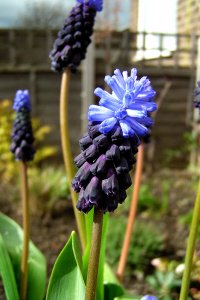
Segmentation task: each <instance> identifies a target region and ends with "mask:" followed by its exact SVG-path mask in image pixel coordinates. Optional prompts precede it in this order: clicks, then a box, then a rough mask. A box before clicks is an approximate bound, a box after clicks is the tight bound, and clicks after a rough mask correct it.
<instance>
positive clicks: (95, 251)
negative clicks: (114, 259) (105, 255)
mask: <svg viewBox="0 0 200 300" xmlns="http://www.w3.org/2000/svg"><path fill="white" fill-rule="evenodd" d="M102 226H103V212H102V211H99V210H96V209H95V210H94V219H93V227H92V239H91V247H90V256H89V262H88V272H87V282H86V294H85V300H95V295H96V286H97V275H98V268H99V256H100V249H101V236H102Z"/></svg>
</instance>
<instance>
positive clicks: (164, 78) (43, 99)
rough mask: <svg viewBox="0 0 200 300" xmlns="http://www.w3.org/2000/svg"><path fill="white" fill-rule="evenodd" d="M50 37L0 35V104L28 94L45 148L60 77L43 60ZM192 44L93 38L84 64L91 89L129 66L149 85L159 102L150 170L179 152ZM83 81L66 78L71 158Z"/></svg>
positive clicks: (185, 128) (55, 120)
mask: <svg viewBox="0 0 200 300" xmlns="http://www.w3.org/2000/svg"><path fill="white" fill-rule="evenodd" d="M55 36H56V32H55V31H41V30H31V31H30V30H17V29H16V30H0V99H4V98H10V99H13V97H14V94H15V91H16V90H17V89H29V90H30V92H31V97H32V102H33V113H34V115H35V116H38V117H39V118H40V119H41V120H42V122H43V123H44V124H50V125H52V126H53V132H52V134H51V135H49V137H48V141H47V142H48V143H52V144H56V145H60V134H59V116H58V110H59V88H60V79H61V75H60V74H56V73H53V72H52V71H51V70H50V60H49V57H48V55H49V51H50V49H51V47H52V45H53V41H54V38H55ZM150 37H151V38H155V37H156V40H157V47H156V46H155V47H149V44H148V43H149V40H150ZM138 39H140V44H139V43H138V42H137V41H138ZM170 39H171V41H173V45H174V46H173V47H174V48H173V49H172V47H171V45H170ZM197 40H198V37H197V36H190V35H171V34H169V35H164V34H159V33H151V34H149V33H145V32H143V33H132V32H129V31H125V32H95V34H94V39H93V43H94V49H95V51H94V55H95V56H94V57H93V58H91V59H90V60H89V61H90V63H92V64H94V70H95V74H94V77H95V80H94V81H95V82H94V84H95V86H102V87H103V86H104V81H103V79H104V76H105V74H112V72H113V69H115V68H116V67H118V68H121V69H127V70H128V69H130V68H132V67H133V66H135V67H137V68H138V76H139V77H141V76H143V75H147V76H148V77H149V78H150V79H151V82H152V85H153V87H154V89H155V90H156V91H157V99H160V98H161V99H162V105H161V106H160V109H159V111H158V113H157V115H156V120H155V126H154V127H153V131H152V137H153V141H154V143H152V144H153V145H154V148H153V151H152V153H153V156H152V155H150V156H152V157H151V161H152V162H151V163H152V164H153V165H155V166H160V165H164V164H165V163H166V162H167V152H168V153H169V151H168V150H169V149H170V151H171V150H172V151H171V154H173V151H174V154H176V153H177V151H178V150H181V149H182V148H183V147H184V143H185V140H184V133H185V132H190V130H191V124H190V122H191V117H192V95H193V89H194V86H195V84H196V78H195V74H196V61H197ZM166 41H167V42H166ZM138 45H139V46H138ZM150 48H151V49H150ZM154 48H155V49H154ZM169 49H171V50H169ZM149 54H151V59H150V58H149ZM83 75H84V76H87V75H88V76H89V75H90V76H91V74H83V71H82V68H81V67H80V68H79V70H78V72H77V74H75V75H72V76H71V83H70V108H69V109H70V111H69V118H70V133H71V139H72V145H73V146H72V149H73V154H74V155H75V154H77V153H78V151H79V149H78V142H77V141H78V138H79V137H80V135H81V122H80V121H81V105H80V101H81V98H82V94H83V93H82V92H83V91H81V89H82V83H81V82H82V77H83ZM169 83H170V84H169ZM167 86H168V88H166V87H167ZM95 101H97V99H96V98H94V102H95ZM59 149H60V148H59ZM59 155H60V153H59V154H58V156H59ZM150 156H149V157H150ZM149 159H150V158H149ZM186 160H187V157H186V156H185V154H183V155H181V156H180V157H179V158H175V159H173V161H172V165H173V166H175V167H182V166H184V165H185V163H186Z"/></svg>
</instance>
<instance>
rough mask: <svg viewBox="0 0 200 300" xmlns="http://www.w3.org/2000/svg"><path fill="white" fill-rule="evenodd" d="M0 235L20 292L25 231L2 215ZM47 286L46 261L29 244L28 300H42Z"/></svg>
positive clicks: (0, 214) (32, 245)
mask: <svg viewBox="0 0 200 300" xmlns="http://www.w3.org/2000/svg"><path fill="white" fill-rule="evenodd" d="M0 234H1V236H2V239H3V242H4V245H5V247H6V250H7V252H8V254H9V257H10V259H11V263H12V267H13V270H14V274H15V280H16V282H17V286H18V290H19V287H20V277H21V276H20V274H21V271H20V267H21V256H22V240H23V231H22V229H21V227H20V226H19V225H18V224H17V223H16V222H14V221H13V220H12V219H10V218H8V217H7V216H5V215H4V214H2V213H0ZM45 285H46V260H45V257H44V256H43V254H42V253H41V252H40V251H39V250H38V249H37V248H36V246H35V245H34V244H33V243H32V242H30V243H29V259H28V286H27V299H29V300H35V299H37V300H42V299H43V297H44V293H45Z"/></svg>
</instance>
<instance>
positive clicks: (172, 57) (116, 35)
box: [0, 29, 199, 68]
mask: <svg viewBox="0 0 200 300" xmlns="http://www.w3.org/2000/svg"><path fill="white" fill-rule="evenodd" d="M56 34H57V31H55V30H53V31H50V30H25V29H8V30H7V29H1V30H0V68H6V67H7V68H12V67H21V68H23V67H28V66H32V67H35V68H49V65H50V59H49V52H50V50H51V48H52V45H53V41H54V39H55V37H56ZM198 38H199V36H197V35H194V34H191V35H189V34H168V33H154V32H152V33H147V32H130V31H123V32H116V31H113V32H110V31H95V34H94V39H93V40H94V43H95V48H96V53H97V57H102V56H103V55H104V54H105V50H107V57H109V51H112V59H111V61H113V62H114V61H117V60H118V59H119V57H120V59H123V58H124V59H125V58H126V59H128V60H130V62H131V61H134V62H135V63H137V62H138V63H140V64H144V65H148V66H151V65H152V66H154V67H162V66H164V67H173V68H182V67H189V68H193V66H194V65H195V64H196V60H197V45H198Z"/></svg>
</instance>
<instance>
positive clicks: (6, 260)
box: [0, 234, 19, 300]
mask: <svg viewBox="0 0 200 300" xmlns="http://www.w3.org/2000/svg"><path fill="white" fill-rule="evenodd" d="M0 257H1V259H0V274H1V277H2V279H3V286H4V289H5V293H6V299H7V300H19V293H18V290H17V284H16V280H15V275H14V271H13V267H12V263H11V260H10V257H9V254H8V251H7V248H6V245H5V243H4V240H3V238H2V236H1V234H0Z"/></svg>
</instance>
